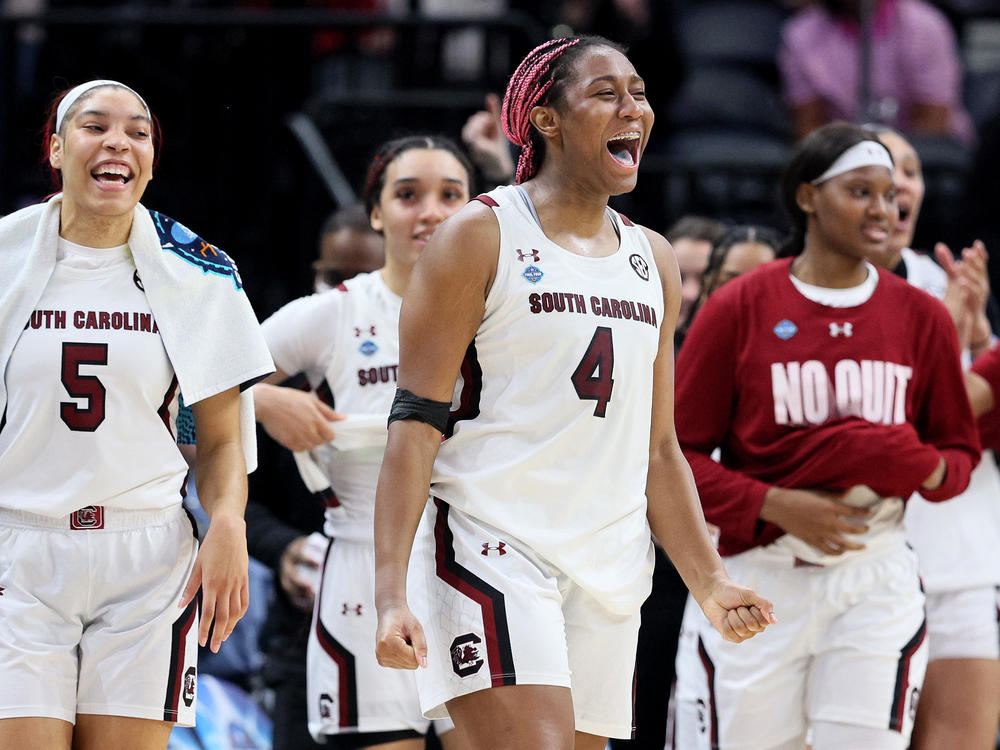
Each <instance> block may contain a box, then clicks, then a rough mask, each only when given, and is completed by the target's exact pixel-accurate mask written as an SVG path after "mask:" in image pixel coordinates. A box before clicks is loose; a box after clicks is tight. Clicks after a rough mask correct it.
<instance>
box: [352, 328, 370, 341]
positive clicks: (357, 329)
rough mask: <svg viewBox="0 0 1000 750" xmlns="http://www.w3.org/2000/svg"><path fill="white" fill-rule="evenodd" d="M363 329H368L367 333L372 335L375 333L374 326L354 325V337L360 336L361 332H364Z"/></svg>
mask: <svg viewBox="0 0 1000 750" xmlns="http://www.w3.org/2000/svg"><path fill="white" fill-rule="evenodd" d="M365 331H368V334H369V335H371V336H374V335H375V326H368V327H367V328H358V327H357V326H355V328H354V338H356V339H358V338H361V334H362V333H364V332H365Z"/></svg>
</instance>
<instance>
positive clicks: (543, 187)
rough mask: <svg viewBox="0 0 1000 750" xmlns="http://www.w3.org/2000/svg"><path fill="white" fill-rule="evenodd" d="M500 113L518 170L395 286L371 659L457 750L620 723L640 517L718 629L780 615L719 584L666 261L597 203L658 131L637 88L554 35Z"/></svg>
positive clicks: (734, 634)
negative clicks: (679, 408) (690, 462)
mask: <svg viewBox="0 0 1000 750" xmlns="http://www.w3.org/2000/svg"><path fill="white" fill-rule="evenodd" d="M502 122H503V126H504V130H505V132H506V133H507V135H508V137H509V138H510V139H511V140H512V141H513V142H514V143H515V144H517V145H518V146H520V147H521V155H520V159H519V160H518V166H517V174H516V183H517V184H516V185H514V186H505V187H501V188H497V189H496V190H494V191H492V192H490V193H489V194H486V195H481V196H479V198H478V199H477V200H475V201H473V202H472V203H471V204H470V205H469V206H466V207H465V208H463V209H462V210H461V211H459V212H458V213H457V214H455V215H454V216H453V217H451V218H450V219H448V220H447V221H445V222H444V223H443V224H442V225H441V226H440V227H439V228H438V230H437V231H436V232H435V234H434V236H433V237H432V239H431V241H430V243H429V244H428V247H427V249H426V251H425V252H424V253H423V255H422V256H421V258H420V260H419V261H418V262H417V264H416V266H415V268H414V271H413V276H412V278H411V281H410V285H409V287H408V288H407V291H406V295H405V297H404V300H403V308H402V313H401V316H400V366H399V382H398V385H399V389H398V390H397V393H396V398H395V401H394V403H393V407H392V410H391V412H390V416H389V422H390V427H389V441H388V446H387V448H386V453H385V460H384V463H383V467H382V471H381V474H380V477H379V484H378V490H377V493H376V501H375V562H376V573H375V602H376V607H377V609H378V613H379V629H378V635H377V642H376V653H377V655H378V659H379V661H380V663H382V664H383V665H385V666H390V667H396V668H403V669H417V687H418V692H419V694H420V700H421V705H422V707H423V709H424V712H425V715H428V716H431V717H434V716H440V715H444V714H445V713H449V714H450V715H451V718H452V719H453V720H454V722H455V724H456V727H457V728H458V729H459V730H461V731H462V732H463V734H464V736H465V737H466V738H467V739H468V742H469V744H470V745H471V746H472V747H484V748H486V747H488V748H561V749H567V748H573V747H575V748H577V750H599V749H600V748H603V747H604V746H605V743H606V741H607V738H608V737H628V736H629V735H630V733H631V731H632V708H631V694H632V681H633V674H634V666H635V645H636V634H637V631H638V626H639V606H640V605H641V603H642V601H643V599H645V597H646V595H647V594H648V593H649V587H650V572H651V569H652V560H653V555H652V545H651V536H650V530H651V529H652V533H653V535H655V537H656V538H657V540H658V541H659V542H660V543H662V544H663V546H664V547H665V549H666V550H667V552H668V553H669V554H670V555H671V557H672V558H673V559H674V561H675V562H676V564H677V567H678V569H679V571H680V573H681V575H682V576H683V578H684V580H685V582H686V583H687V584H688V586H689V587H690V588H691V590H692V592H693V593H694V596H695V598H696V599H697V600H698V601H699V602H700V603H701V605H702V608H703V610H704V611H705V614H706V616H707V617H708V618H709V619H710V620H711V622H712V623H713V624H714V625H715V627H717V628H718V630H719V632H720V637H724V638H726V639H727V640H732V641H742V640H745V639H747V638H750V637H752V636H754V635H755V634H757V633H759V632H760V631H762V630H763V629H764V628H765V627H766V626H767V625H768V624H769V623H771V622H773V614H772V612H771V606H770V604H769V603H768V602H767V601H766V600H764V599H763V598H762V597H760V596H759V595H757V594H756V593H755V592H753V591H751V590H749V589H746V588H743V587H741V586H737V585H736V584H734V583H732V582H731V581H730V580H729V579H728V577H727V576H726V573H725V570H724V569H723V566H722V564H721V561H720V558H719V556H718V554H717V553H716V551H715V549H714V546H713V544H712V541H711V539H710V537H709V535H708V532H707V530H706V526H705V523H704V519H703V518H702V515H701V512H700V510H699V508H698V499H697V495H696V493H695V489H694V485H693V482H692V480H691V474H690V471H689V470H688V467H687V465H686V464H685V462H684V459H683V457H682V455H681V453H680V450H679V448H678V447H677V441H676V438H675V435H674V428H673V385H672V383H673V344H672V342H673V333H674V326H675V324H676V321H677V314H678V309H679V304H680V278H679V273H678V270H677V263H676V260H675V258H674V255H673V252H672V250H671V248H670V246H669V244H667V242H666V241H665V240H664V239H663V238H662V237H661V236H659V235H658V234H655V233H654V232H651V231H649V230H647V229H644V228H642V227H638V226H636V225H634V224H632V222H630V221H629V220H628V219H626V218H625V217H624V216H621V215H620V214H618V213H616V212H615V211H613V210H611V209H610V208H608V199H609V197H610V196H612V195H618V194H621V193H624V192H627V191H629V190H631V189H633V187H634V186H635V182H636V176H637V170H638V165H639V161H640V159H641V158H642V153H643V150H644V148H645V146H646V143H647V140H648V138H649V132H650V128H651V126H652V124H653V111H652V108H651V107H650V105H649V103H648V102H647V101H646V96H645V90H644V87H643V82H642V79H641V78H640V77H639V75H638V74H637V73H636V71H635V69H634V68H633V66H632V64H631V63H630V62H629V60H628V58H627V57H626V56H625V55H624V54H623V52H622V51H621V50H620V48H618V47H617V46H616V45H614V44H613V43H611V42H608V41H607V40H604V39H600V38H573V39H556V40H552V41H550V42H547V43H545V44H543V45H541V46H540V47H538V48H536V49H535V50H533V51H532V52H531V53H529V54H528V56H527V57H526V58H525V60H524V61H523V62H522V63H521V65H520V66H519V67H518V69H517V70H516V71H515V72H514V74H513V76H512V77H511V80H510V85H509V86H508V89H507V93H506V96H505V97H504V102H503V108H502ZM456 380H457V382H456ZM442 437H443V440H442ZM428 494H430V498H429V499H428ZM647 498H648V502H647ZM418 524H419V529H418ZM411 547H412V548H413V555H412V558H411V555H410V551H411ZM408 572H409V575H410V576H412V577H413V578H414V579H415V580H418V581H420V583H421V584H422V585H424V584H425V585H426V587H427V590H428V591H429V592H430V595H429V596H428V597H426V599H424V598H420V599H416V598H414V599H413V600H410V601H408V599H407V591H406V581H407V574H408ZM411 604H412V606H413V607H414V611H411V610H410V605H411Z"/></svg>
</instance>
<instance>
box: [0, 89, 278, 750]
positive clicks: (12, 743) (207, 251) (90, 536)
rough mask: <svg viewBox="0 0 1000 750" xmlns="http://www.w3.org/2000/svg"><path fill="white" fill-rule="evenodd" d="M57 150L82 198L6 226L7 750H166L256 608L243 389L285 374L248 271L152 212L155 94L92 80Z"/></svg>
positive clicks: (59, 120) (0, 432)
mask: <svg viewBox="0 0 1000 750" xmlns="http://www.w3.org/2000/svg"><path fill="white" fill-rule="evenodd" d="M47 135H48V137H47V138H46V141H45V144H46V148H47V156H48V162H49V164H50V165H51V167H52V168H53V170H55V172H56V173H57V183H61V185H62V192H61V193H59V194H57V195H55V196H54V197H52V198H51V199H50V200H49V201H48V202H46V203H43V204H39V205H37V206H31V207H29V208H26V209H24V210H22V211H18V212H16V213H14V214H12V215H10V216H8V217H6V218H5V219H4V220H3V221H2V222H0V321H2V327H0V371H2V372H3V373H4V377H3V384H2V387H0V414H2V417H0V664H2V665H3V667H2V679H0V748H2V749H3V750H23V748H46V749H47V750H48V749H50V748H51V749H53V750H69V748H70V747H71V746H72V747H73V748H78V749H81V750H96V749H97V748H107V747H115V748H136V749H137V750H154V749H156V748H160V749H162V748H164V747H166V744H167V739H168V736H169V734H170V730H171V728H172V727H173V726H174V724H179V725H182V726H192V725H193V724H194V719H195V705H196V701H195V690H196V678H197V647H198V644H199V643H200V644H201V645H203V646H204V645H209V646H210V648H211V649H212V651H218V649H219V646H220V643H221V642H222V641H223V640H225V639H226V638H227V637H228V636H229V634H230V633H231V632H232V630H233V627H234V626H235V624H236V622H237V621H238V620H239V619H240V617H242V615H243V614H244V613H245V612H246V609H247V580H248V579H247V575H248V574H247V562H248V561H247V549H246V538H245V531H244V529H245V526H244V522H243V506H244V503H245V502H246V471H247V465H246V459H245V456H244V451H243V449H242V448H241V435H240V422H241V415H240V411H241V408H240V401H241V399H240V395H239V393H240V389H241V388H244V387H247V386H249V385H250V384H252V383H253V382H255V381H256V380H258V379H259V378H261V377H263V376H264V375H267V374H268V373H270V372H272V371H273V367H272V366H271V361H270V357H269V356H268V354H267V349H266V346H265V344H264V341H263V339H262V337H261V335H260V330H259V328H258V326H257V324H256V318H255V316H254V314H253V311H252V309H251V308H250V305H249V302H248V301H247V299H246V296H245V295H244V293H243V291H242V284H241V282H240V281H239V275H238V273H237V272H236V269H235V266H233V264H232V261H231V260H230V259H229V258H228V256H226V255H225V253H223V252H222V251H220V250H218V248H215V247H213V246H212V245H210V244H208V243H207V242H204V241H202V240H201V239H200V238H198V237H197V236H196V235H194V234H193V233H192V232H190V231H189V230H187V229H186V228H185V227H183V226H182V225H181V224H179V223H176V222H174V221H173V220H171V219H169V218H167V217H166V216H163V215H162V214H158V213H156V212H152V211H147V210H146V209H145V208H143V207H142V206H141V205H139V203H138V202H139V200H140V198H141V197H142V194H143V191H144V190H145V188H146V185H147V184H148V183H149V180H150V179H151V178H152V176H153V164H154V157H155V150H156V149H155V147H154V142H155V141H156V139H157V137H158V134H157V131H156V129H155V124H154V121H153V119H152V115H151V113H150V111H149V108H148V107H147V106H146V103H145V101H144V100H143V99H142V97H140V96H139V95H138V94H137V93H136V92H135V91H133V90H132V89H130V88H129V87H127V86H125V85H124V84H121V83H117V82H114V81H91V82H89V83H85V84H81V85H80V86H77V87H76V88H73V89H71V90H70V91H68V92H66V93H65V94H64V95H63V96H61V97H60V98H59V99H57V100H56V103H54V105H53V109H52V112H51V117H50V119H49V123H48V126H47ZM178 389H180V390H181V391H183V394H184V396H185V397H186V399H187V401H188V402H189V403H190V404H191V406H192V408H193V412H194V420H195V422H196V423H197V430H198V436H199V442H200V445H199V467H198V472H197V486H198V494H199V496H200V498H201V501H202V503H203V505H204V506H205V508H206V510H207V511H208V513H209V515H210V516H211V521H212V524H211V528H210V530H209V531H208V533H207V535H206V537H205V539H204V542H203V544H202V545H201V548H200V550H199V548H198V541H197V538H196V536H195V534H194V529H193V523H192V521H191V519H190V517H189V516H187V515H186V513H185V512H184V510H183V509H182V506H181V500H182V497H183V492H184V486H185V480H186V477H187V464H186V463H185V461H184V459H183V458H182V457H181V454H180V452H179V451H178V448H177V445H176V442H175V437H174V436H175V434H176V433H175V418H176V414H177V400H178V399H177V395H178ZM248 398H249V395H247V399H248ZM247 405H248V406H252V404H249V403H247ZM251 413H252V412H250V411H248V412H247V414H246V416H247V417H249V414H251ZM247 423H248V425H249V426H250V427H252V418H248V419H247ZM244 426H247V425H244ZM250 458H251V459H252V458H253V456H252V455H251V456H250ZM199 587H200V593H199ZM199 608H201V609H202V611H203V614H202V617H201V622H200V625H199ZM213 621H214V631H213V630H212V626H213ZM210 633H211V636H210Z"/></svg>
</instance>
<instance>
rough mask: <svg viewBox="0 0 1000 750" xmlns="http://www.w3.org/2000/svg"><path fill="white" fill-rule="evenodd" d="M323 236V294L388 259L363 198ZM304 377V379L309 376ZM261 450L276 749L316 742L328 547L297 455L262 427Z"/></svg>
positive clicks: (255, 521)
mask: <svg viewBox="0 0 1000 750" xmlns="http://www.w3.org/2000/svg"><path fill="white" fill-rule="evenodd" d="M318 239H319V257H318V258H317V260H316V261H315V262H314V263H313V270H314V271H315V277H314V280H313V290H314V291H316V292H322V291H326V290H329V289H332V288H334V287H336V286H338V285H339V284H341V283H343V282H344V281H346V280H348V279H351V278H354V277H355V276H356V275H357V274H359V273H367V272H370V271H374V270H377V269H379V268H381V267H382V265H383V264H384V262H385V253H384V252H383V250H382V238H381V237H380V236H379V235H378V233H376V232H375V231H374V230H373V229H372V228H371V226H370V224H369V222H368V212H367V211H366V210H365V207H364V204H363V203H360V202H359V203H357V204H354V205H350V206H345V207H344V208H339V209H337V210H336V211H334V212H333V213H331V214H330V216H329V217H328V218H327V219H326V221H325V222H324V223H323V226H322V228H321V229H320V234H319V238H318ZM299 380H300V381H302V384H303V385H304V384H305V383H304V381H305V377H304V376H303V377H302V378H300V379H299ZM293 381H294V379H293ZM291 384H292V383H288V385H291ZM257 449H258V453H259V455H260V468H259V469H258V470H257V471H255V472H254V473H253V474H251V475H250V477H249V485H250V486H249V493H248V494H249V497H248V503H247V511H246V519H247V546H248V548H249V550H250V555H251V557H255V558H257V559H258V560H260V561H261V562H262V563H264V564H265V565H267V566H268V567H270V568H271V569H272V570H273V571H274V574H275V581H276V589H277V591H276V596H275V597H274V600H273V601H272V603H271V605H270V606H269V607H268V610H267V621H266V622H265V623H264V626H263V628H262V631H263V636H264V637H263V638H262V639H261V640H262V643H261V649H262V651H263V652H264V666H263V667H262V669H261V678H262V679H263V681H264V684H265V685H267V686H268V687H269V688H271V689H272V690H273V692H274V706H273V709H272V710H271V712H270V714H271V719H272V722H273V727H274V732H273V748H274V750H302V749H303V748H306V747H312V746H313V745H314V743H313V740H312V737H311V735H310V734H309V728H308V724H309V719H308V713H307V705H308V700H307V698H306V696H307V693H306V645H307V643H308V640H309V629H310V628H309V626H310V622H311V616H312V611H313V604H314V603H315V598H316V590H317V589H318V588H319V587H318V586H317V582H318V579H319V575H320V566H321V565H322V563H323V553H324V552H325V551H326V538H325V537H323V535H322V533H321V531H322V528H323V513H324V511H323V506H322V504H320V503H317V502H316V500H315V498H314V497H313V495H312V493H310V492H309V491H308V489H306V487H305V486H304V485H303V484H302V482H301V480H300V479H299V477H298V467H297V466H296V464H295V460H294V458H293V456H292V454H291V453H289V452H288V451H287V450H285V449H284V448H283V447H282V446H280V445H279V444H277V443H276V442H274V441H273V440H272V439H271V438H270V437H269V436H268V435H267V434H266V433H265V432H264V430H263V428H261V429H260V430H259V431H258V433H257Z"/></svg>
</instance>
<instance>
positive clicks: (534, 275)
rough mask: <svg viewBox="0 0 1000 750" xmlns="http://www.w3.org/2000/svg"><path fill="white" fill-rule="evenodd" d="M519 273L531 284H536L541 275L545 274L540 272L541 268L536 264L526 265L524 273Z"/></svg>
mask: <svg viewBox="0 0 1000 750" xmlns="http://www.w3.org/2000/svg"><path fill="white" fill-rule="evenodd" d="M521 275H522V276H523V277H524V278H526V279H527V280H528V281H530V282H531V283H532V284H537V283H538V282H539V281H541V280H542V276H544V275H545V274H544V273H542V269H541V268H539V267H538V266H528V267H527V268H525V269H524V273H522V274H521Z"/></svg>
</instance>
